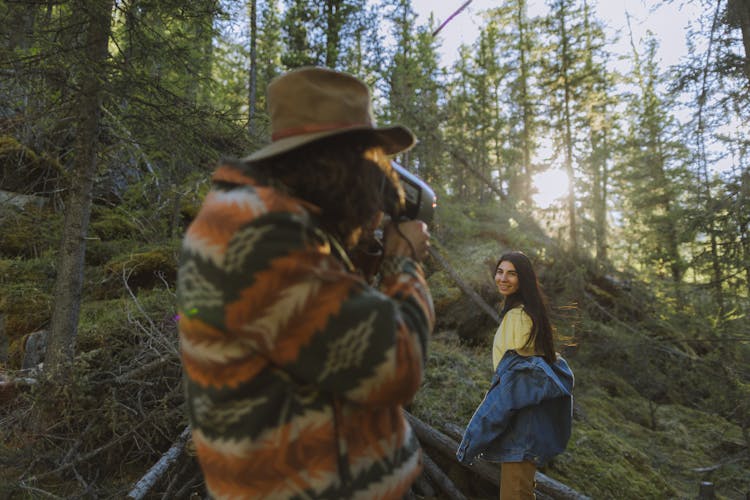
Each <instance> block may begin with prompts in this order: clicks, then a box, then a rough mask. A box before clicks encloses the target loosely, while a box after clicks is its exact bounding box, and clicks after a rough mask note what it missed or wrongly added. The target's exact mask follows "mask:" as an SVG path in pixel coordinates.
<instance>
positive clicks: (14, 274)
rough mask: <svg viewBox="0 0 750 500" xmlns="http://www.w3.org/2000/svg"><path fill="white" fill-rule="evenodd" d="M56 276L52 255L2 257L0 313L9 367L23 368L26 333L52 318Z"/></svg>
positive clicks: (35, 329)
mask: <svg viewBox="0 0 750 500" xmlns="http://www.w3.org/2000/svg"><path fill="white" fill-rule="evenodd" d="M54 277H55V271H54V265H53V260H52V258H51V256H45V257H42V258H38V259H31V258H29V259H22V258H14V259H2V260H0V315H2V316H4V322H5V334H6V335H7V337H8V342H9V351H8V367H10V368H20V367H21V360H22V358H23V343H24V341H25V339H26V336H27V335H28V334H29V333H32V332H34V331H37V330H39V329H40V328H42V327H44V326H45V325H46V323H47V322H48V321H49V318H50V315H51V311H52V288H53V286H54Z"/></svg>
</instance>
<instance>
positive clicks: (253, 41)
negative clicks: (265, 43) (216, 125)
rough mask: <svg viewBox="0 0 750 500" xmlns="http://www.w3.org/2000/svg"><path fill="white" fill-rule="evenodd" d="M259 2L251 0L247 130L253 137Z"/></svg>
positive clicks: (256, 84) (256, 85)
mask: <svg viewBox="0 0 750 500" xmlns="http://www.w3.org/2000/svg"><path fill="white" fill-rule="evenodd" d="M257 17H258V2H257V0H250V70H249V75H248V79H249V85H248V88H249V90H248V95H247V132H248V134H250V136H251V137H252V136H253V134H254V133H255V108H256V107H257V92H258V88H257V87H258V56H257V50H256V49H257V44H258V22H257Z"/></svg>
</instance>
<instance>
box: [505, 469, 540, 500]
mask: <svg viewBox="0 0 750 500" xmlns="http://www.w3.org/2000/svg"><path fill="white" fill-rule="evenodd" d="M535 474H536V465H534V463H533V462H503V464H502V465H501V468H500V500H528V499H531V500H533V499H535V498H536V496H535V495H534V485H535V484H536V481H534V475H535Z"/></svg>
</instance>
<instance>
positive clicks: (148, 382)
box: [0, 205, 750, 500]
mask: <svg viewBox="0 0 750 500" xmlns="http://www.w3.org/2000/svg"><path fill="white" fill-rule="evenodd" d="M507 212H508V211H507V209H505V208H503V207H497V206H492V205H490V206H487V207H484V208H474V207H465V206H463V205H462V206H459V207H450V206H443V207H442V213H441V217H442V220H441V223H440V224H437V225H436V227H435V228H434V231H433V234H434V235H435V238H436V239H435V243H436V248H438V249H439V251H441V252H442V253H443V255H444V256H445V257H447V261H448V262H449V263H452V265H453V266H454V267H455V270H454V274H456V275H458V276H459V278H460V279H462V280H465V281H466V283H467V284H468V285H469V286H471V287H472V288H473V289H474V290H476V291H477V293H478V294H479V295H480V296H481V297H483V300H485V301H486V302H487V304H490V305H492V306H493V307H494V306H496V300H497V297H496V292H495V291H494V285H493V283H492V280H491V276H490V271H489V270H490V269H491V268H492V266H493V265H494V261H495V259H496V258H497V256H498V255H500V253H501V251H502V250H503V249H508V248H516V249H523V250H526V251H527V253H534V257H535V259H536V260H537V262H538V263H539V265H540V280H541V281H542V283H543V285H544V287H545V290H547V293H548V295H549V298H550V302H551V304H552V305H553V316H554V317H553V320H554V322H555V324H556V326H557V327H558V330H559V334H560V340H561V342H560V344H559V346H560V352H561V353H562V355H563V356H564V357H565V358H566V359H567V361H568V362H569V364H570V366H571V368H572V369H573V371H574V373H575V376H576V386H575V389H574V399H575V405H574V423H573V435H572V438H571V440H570V442H569V445H568V448H567V450H566V451H565V452H564V453H563V454H562V455H560V456H558V457H557V458H555V459H554V460H553V462H552V463H551V464H549V465H548V466H547V467H546V468H545V469H544V470H543V472H544V473H545V474H547V475H548V476H550V477H552V478H554V479H556V480H558V481H560V482H562V483H564V484H566V485H567V486H569V487H571V488H573V489H575V490H577V491H578V492H580V493H582V494H584V495H587V496H590V497H591V498H595V499H608V498H613V499H649V498H653V499H664V498H695V497H696V496H697V494H698V490H699V485H700V483H701V481H710V482H712V483H713V484H714V485H715V488H716V493H717V497H718V498H726V499H732V500H735V499H736V500H740V499H745V498H747V494H748V492H750V447H749V446H748V441H749V440H748V436H747V429H745V433H744V434H743V429H742V428H741V427H740V425H739V423H738V422H740V421H741V418H742V417H741V414H735V413H732V412H733V411H740V410H742V409H743V408H744V407H743V406H742V405H743V404H746V401H747V399H748V398H745V397H744V396H743V394H746V393H743V392H741V391H743V390H747V383H746V382H743V381H742V380H740V381H739V382H736V383H734V382H733V383H728V382H726V381H727V380H730V379H729V378H727V377H728V375H731V373H733V372H731V370H730V369H729V368H731V365H728V364H727V363H724V362H723V360H724V359H725V358H723V357H722V356H723V355H724V354H725V353H724V354H722V352H718V354H717V355H713V354H712V353H711V352H709V351H705V350H704V351H699V349H700V348H701V346H700V345H698V344H694V343H691V341H690V335H693V334H694V332H696V331H698V332H701V331H704V330H705V325H704V324H697V325H694V324H693V323H695V321H696V319H695V317H700V314H696V312H695V311H689V312H688V313H686V315H685V316H679V315H675V316H673V317H671V318H665V317H658V318H655V317H652V316H649V315H647V314H641V313H642V312H643V311H646V310H648V308H649V304H651V303H658V302H659V300H660V298H659V297H658V296H655V295H653V293H651V292H650V291H649V290H650V288H649V287H644V286H642V285H639V284H638V283H633V284H631V285H628V287H627V288H623V287H621V288H617V287H615V288H612V289H608V290H607V289H605V288H606V286H605V285H606V284H605V283H604V282H603V281H601V280H600V279H599V278H600V276H599V275H598V274H597V273H596V272H592V271H591V270H590V267H587V266H586V265H585V264H580V263H577V262H576V261H575V260H573V259H571V258H570V257H569V256H568V255H566V254H565V253H564V252H562V251H560V250H556V249H555V248H554V247H553V246H551V244H550V241H549V240H548V239H547V238H546V237H545V236H544V234H543V232H542V231H538V232H534V231H530V230H529V228H530V227H532V226H531V222H529V221H528V220H525V219H523V217H522V216H521V215H518V214H513V218H511V217H510V216H505V217H504V218H503V220H502V221H501V222H498V217H497V214H498V213H504V214H507ZM131 219H132V216H131V214H129V213H127V212H124V213H122V212H118V211H117V209H116V208H115V209H111V210H106V209H101V208H99V209H97V210H95V212H94V217H93V219H92V240H91V242H90V245H89V248H88V252H87V266H86V276H85V279H86V288H85V293H84V300H83V304H82V309H81V315H80V324H79V331H78V338H77V352H78V355H77V358H76V371H75V381H74V384H73V385H72V386H70V387H67V388H65V390H64V391H62V392H58V393H52V392H49V391H46V389H45V388H43V387H38V386H31V387H29V388H26V389H19V390H18V391H9V392H7V393H2V394H0V403H2V404H0V498H3V499H4V498H19V499H28V498H122V497H124V496H125V495H126V494H127V492H128V491H130V489H131V488H132V487H133V485H134V484H135V483H136V482H137V481H138V479H140V478H141V476H142V475H143V474H145V473H146V471H148V469H149V468H150V467H151V466H152V465H153V464H154V463H156V462H157V461H158V460H159V458H160V457H161V456H162V455H163V454H164V453H165V452H166V451H167V450H168V449H169V448H170V446H171V445H172V444H173V442H174V441H175V440H176V439H177V437H178V436H179V435H180V434H181V433H182V431H183V430H184V428H185V426H186V418H185V415H184V411H183V401H184V395H183V391H182V376H181V367H180V364H179V357H178V351H177V332H176V322H175V309H174V302H175V300H174V299H175V297H174V276H175V272H176V266H177V255H178V248H179V239H178V238H172V239H164V240H161V241H158V240H151V239H148V240H146V241H139V240H138V238H137V236H138V234H139V232H138V231H139V229H138V228H135V229H134V226H133V224H132V223H131V222H129V221H130V220H131ZM5 220H6V224H5V230H4V231H3V232H2V234H0V250H2V252H3V253H2V255H4V257H2V258H0V311H2V313H3V314H4V319H5V330H6V335H7V337H8V339H9V348H8V350H7V352H5V354H4V355H3V358H2V359H0V377H9V376H23V377H27V376H29V375H30V374H31V375H33V374H32V373H30V372H28V371H21V370H20V367H21V359H22V357H23V355H24V352H23V351H24V347H23V344H24V341H25V340H26V339H28V337H29V333H31V332H34V331H37V330H40V329H44V327H45V326H46V324H47V322H48V321H49V311H50V310H51V301H52V290H53V289H54V277H55V271H54V248H55V242H56V241H57V239H56V235H55V228H56V227H57V226H56V225H55V223H54V221H55V219H54V217H52V216H50V215H49V214H45V213H39V214H35V213H30V214H26V215H19V214H16V215H14V216H13V217H12V218H6V219H5ZM41 224H44V227H47V228H49V231H47V230H44V231H41V230H39V228H40V227H41ZM440 242H448V243H447V244H445V246H444V245H443V244H441V243H440ZM426 270H427V275H428V281H429V283H430V287H431V290H432V292H433V298H434V301H435V306H436V312H437V319H438V324H437V328H436V330H435V334H434V336H433V338H432V341H431V343H430V348H429V353H428V361H427V367H426V375H425V380H424V383H423V386H422V388H421V390H420V391H419V393H418V394H417V397H416V399H415V401H414V403H413V405H412V406H411V407H410V411H411V412H412V413H413V414H414V415H415V416H416V417H418V418H419V419H421V420H422V421H424V422H426V423H428V424H429V425H431V426H433V427H434V428H435V429H438V430H445V431H447V430H448V428H449V427H450V428H452V429H456V428H460V429H462V428H464V426H465V425H466V424H467V423H468V421H469V419H470V418H471V415H472V414H473V412H474V410H475V409H476V407H477V405H478V404H479V402H480V401H481V399H482V397H483V395H484V393H485V391H486V388H487V385H488V383H489V380H490V377H491V363H490V341H491V339H492V336H493V335H494V331H495V328H496V323H494V320H493V319H492V318H490V316H489V315H487V314H485V313H484V312H482V310H481V308H480V307H478V306H477V304H476V303H475V302H472V301H471V300H470V299H469V298H467V296H466V294H465V293H463V292H462V290H461V289H460V287H459V286H457V284H456V282H455V279H453V278H452V277H451V276H450V273H448V272H447V270H446V269H444V268H442V267H441V266H440V265H439V263H438V262H436V261H434V260H431V261H428V262H427V263H426ZM597 283H598V284H597ZM493 303H494V304H493ZM737 349H744V351H741V352H740V351H738V352H740V354H738V355H737V356H736V358H735V359H740V360H742V359H745V360H746V361H748V362H750V356H749V355H748V347H747V345H744V344H743V345H740V346H738V347H737ZM0 354H3V353H2V352H0ZM742 356H745V358H742ZM742 363H745V366H746V365H747V364H748V363H746V362H745V361H740V366H742ZM740 378H741V377H740ZM743 384H744V385H743ZM743 401H745V403H743ZM722 415H723V416H722ZM737 415H739V416H737ZM40 417H42V418H40ZM45 422H46V424H48V425H46V426H40V423H45ZM194 462H195V461H194V460H192V461H187V462H183V463H181V464H180V465H179V467H178V468H177V469H176V471H175V472H174V473H173V474H172V475H171V477H169V478H168V480H167V481H165V482H163V483H162V484H160V485H159V486H158V488H157V489H156V490H155V491H158V492H159V494H156V493H153V494H152V495H151V496H149V498H178V497H179V496H177V495H176V492H178V491H179V490H182V491H188V490H190V489H196V488H197V489H199V488H200V475H199V474H197V472H196V470H195V468H194V467H195V465H194ZM448 469H449V468H448ZM450 472H451V471H450V470H449V473H450ZM454 472H455V471H454ZM452 476H453V478H454V479H455V481H456V482H457V484H460V482H461V481H462V478H461V474H460V473H456V474H452ZM464 480H465V479H464ZM183 483H184V484H183ZM181 484H183V487H182V488H180V487H179V486H180V485H181ZM490 497H492V495H485V494H478V495H477V497H476V498H490Z"/></svg>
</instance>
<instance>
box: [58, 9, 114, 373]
mask: <svg viewBox="0 0 750 500" xmlns="http://www.w3.org/2000/svg"><path fill="white" fill-rule="evenodd" d="M112 7H113V0H107V1H106V2H105V1H102V0H79V1H77V2H74V3H73V8H74V9H75V11H77V13H78V14H77V16H78V18H79V19H81V20H82V21H83V23H84V25H85V26H86V35H85V45H84V48H83V49H82V50H83V51H84V53H83V59H84V60H85V61H86V64H82V65H81V70H80V73H79V78H78V80H79V81H80V82H81V88H80V90H79V93H78V96H77V101H78V106H77V109H78V117H77V131H76V139H75V161H74V164H73V168H72V171H71V172H70V190H69V193H68V199H67V204H66V210H65V219H64V222H63V234H62V241H61V244H60V252H59V255H58V264H57V279H56V281H55V296H54V301H55V303H54V306H53V310H52V321H51V325H50V338H49V340H48V343H47V351H46V356H45V365H44V371H45V375H47V376H48V378H49V379H50V380H54V381H55V382H56V383H64V381H65V380H67V378H68V375H69V372H70V369H71V367H72V364H73V358H74V356H75V341H76V335H77V333H78V316H79V312H80V307H81V293H82V289H83V264H84V256H85V253H86V235H87V232H88V226H89V217H90V214H91V199H92V190H93V184H94V175H95V173H96V166H97V153H98V146H99V129H100V116H101V104H102V96H103V93H104V86H103V79H104V78H105V75H106V74H107V72H106V71H105V70H104V65H105V62H106V60H107V57H108V51H107V44H108V43H109V35H110V30H111V13H112Z"/></svg>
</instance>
